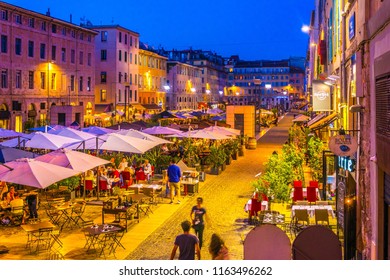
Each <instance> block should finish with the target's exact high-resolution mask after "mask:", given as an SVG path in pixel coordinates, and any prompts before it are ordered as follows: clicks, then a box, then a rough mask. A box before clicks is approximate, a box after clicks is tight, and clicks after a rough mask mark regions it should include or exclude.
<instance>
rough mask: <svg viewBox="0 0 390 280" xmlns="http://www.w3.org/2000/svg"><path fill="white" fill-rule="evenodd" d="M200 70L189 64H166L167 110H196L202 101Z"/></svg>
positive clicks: (169, 62)
mask: <svg viewBox="0 0 390 280" xmlns="http://www.w3.org/2000/svg"><path fill="white" fill-rule="evenodd" d="M201 76H202V69H201V68H199V67H196V66H193V65H190V64H186V63H182V62H178V61H168V62H167V97H166V100H167V109H168V110H185V109H192V110H196V109H198V103H199V102H201V101H202V100H203V99H202V92H201V86H202V77H201Z"/></svg>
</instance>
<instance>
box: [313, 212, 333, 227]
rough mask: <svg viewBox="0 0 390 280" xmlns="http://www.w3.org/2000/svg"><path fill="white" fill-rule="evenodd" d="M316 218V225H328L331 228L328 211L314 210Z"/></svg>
mask: <svg viewBox="0 0 390 280" xmlns="http://www.w3.org/2000/svg"><path fill="white" fill-rule="evenodd" d="M314 218H315V221H316V225H326V226H328V227H330V224H329V213H328V210H327V209H315V210H314Z"/></svg>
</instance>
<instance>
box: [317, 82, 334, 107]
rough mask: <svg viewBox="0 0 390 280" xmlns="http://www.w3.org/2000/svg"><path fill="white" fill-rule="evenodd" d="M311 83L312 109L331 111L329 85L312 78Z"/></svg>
mask: <svg viewBox="0 0 390 280" xmlns="http://www.w3.org/2000/svg"><path fill="white" fill-rule="evenodd" d="M312 84H313V99H312V100H313V111H315V112H318V111H321V112H323V111H331V109H330V99H331V98H330V87H329V86H328V85H326V84H324V82H323V81H319V80H314V81H313V82H312Z"/></svg>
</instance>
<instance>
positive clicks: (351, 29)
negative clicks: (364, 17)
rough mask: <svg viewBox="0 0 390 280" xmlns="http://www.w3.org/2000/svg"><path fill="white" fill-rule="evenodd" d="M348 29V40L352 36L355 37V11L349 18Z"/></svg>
mask: <svg viewBox="0 0 390 280" xmlns="http://www.w3.org/2000/svg"><path fill="white" fill-rule="evenodd" d="M348 30H349V40H352V39H353V38H355V13H353V14H352V16H351V17H350V18H349V24H348Z"/></svg>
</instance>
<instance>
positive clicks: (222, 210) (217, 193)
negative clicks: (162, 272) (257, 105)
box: [126, 115, 293, 260]
mask: <svg viewBox="0 0 390 280" xmlns="http://www.w3.org/2000/svg"><path fill="white" fill-rule="evenodd" d="M292 119H293V116H292V115H286V116H285V117H284V118H283V119H281V120H280V122H279V124H278V126H277V127H273V128H271V129H270V130H269V131H268V132H267V133H266V134H265V135H264V136H263V137H261V138H260V139H259V140H258V144H257V149H256V150H245V156H244V157H239V158H238V160H236V161H233V162H232V164H231V165H229V166H227V168H226V170H225V171H223V172H222V174H220V175H218V176H216V175H209V174H207V175H206V181H205V182H203V183H201V184H200V188H199V189H200V190H199V193H198V194H196V195H194V196H193V197H191V198H190V199H188V200H186V201H185V202H184V203H182V205H180V208H179V209H178V210H177V211H176V212H175V213H174V214H173V215H172V216H171V217H170V218H169V219H167V221H166V222H165V224H164V225H162V226H161V227H159V228H158V229H157V230H156V231H154V232H153V233H152V234H151V235H150V236H149V237H148V238H147V239H146V240H145V241H144V242H142V243H141V244H140V245H139V246H138V247H137V248H136V249H135V250H134V251H133V252H132V253H131V254H129V255H128V256H127V258H126V259H130V260H167V259H169V256H170V253H171V250H172V247H173V243H174V239H175V237H176V235H178V234H180V233H181V232H182V230H181V227H180V223H181V222H182V221H184V220H186V219H188V220H189V219H190V210H191V208H192V206H193V205H195V204H196V197H198V196H201V197H203V199H204V207H205V208H206V210H207V215H208V217H209V220H210V224H206V228H205V232H204V246H203V248H202V252H201V253H202V259H206V260H207V259H211V257H210V255H209V253H208V244H209V241H210V238H211V235H212V233H218V234H220V235H221V236H222V238H223V239H224V240H225V242H226V245H227V246H228V248H229V250H230V253H231V258H232V259H237V260H240V259H243V246H242V242H243V240H244V239H245V236H246V234H247V233H248V232H249V231H250V230H251V229H252V226H250V225H248V224H247V223H246V222H245V219H246V218H247V213H246V212H245V211H244V205H245V203H246V202H247V201H248V199H249V198H250V197H251V194H252V192H253V187H252V182H253V181H254V180H255V175H256V174H258V173H259V172H262V171H263V164H264V163H265V162H266V161H267V159H268V157H269V156H270V155H271V153H272V152H273V151H275V150H279V149H281V147H282V145H283V144H284V143H285V142H286V141H287V138H288V129H289V128H290V127H291V123H292ZM176 257H177V256H176Z"/></svg>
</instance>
